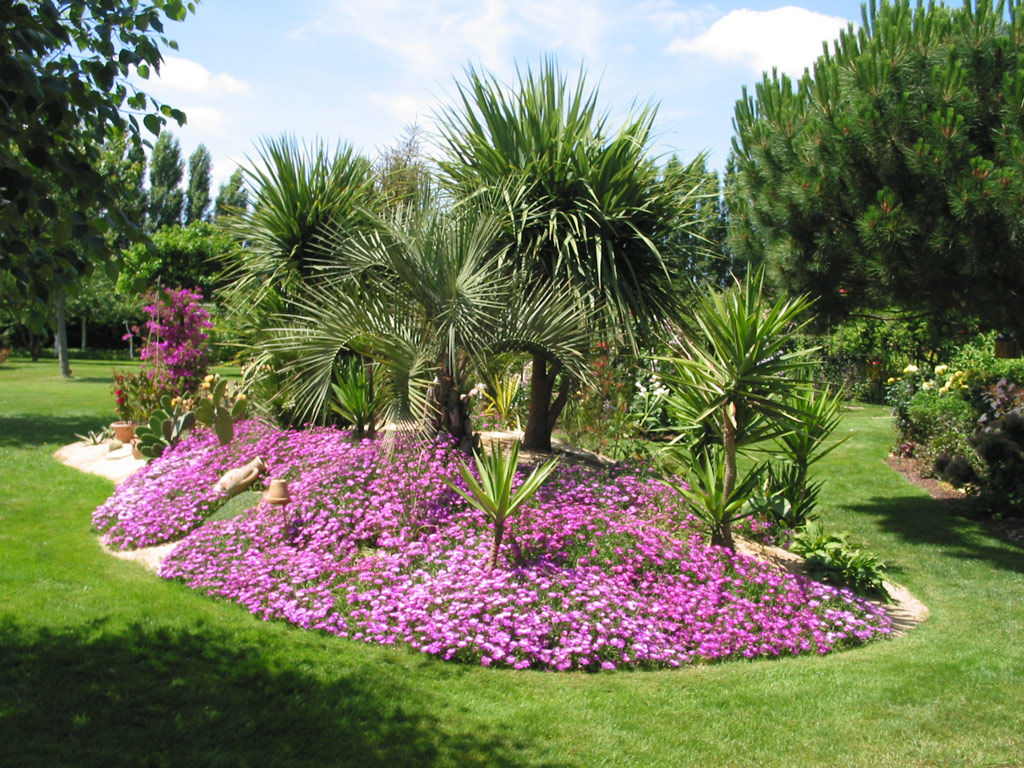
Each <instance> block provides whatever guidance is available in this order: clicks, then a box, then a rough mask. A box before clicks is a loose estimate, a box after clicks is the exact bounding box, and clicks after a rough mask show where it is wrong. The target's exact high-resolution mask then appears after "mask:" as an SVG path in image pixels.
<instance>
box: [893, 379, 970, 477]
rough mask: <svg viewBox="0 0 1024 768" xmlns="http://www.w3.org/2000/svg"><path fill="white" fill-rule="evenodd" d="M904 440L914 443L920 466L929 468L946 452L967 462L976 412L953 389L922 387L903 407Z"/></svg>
mask: <svg viewBox="0 0 1024 768" xmlns="http://www.w3.org/2000/svg"><path fill="white" fill-rule="evenodd" d="M906 418H907V426H906V428H905V429H906V431H905V433H904V439H909V440H913V441H914V442H915V443H917V444H918V448H917V450H916V452H915V455H916V456H917V458H918V459H920V461H921V462H922V466H926V467H932V466H934V464H935V461H936V459H937V458H938V457H939V456H941V455H943V454H946V455H948V456H950V457H953V458H958V457H959V458H961V459H962V460H963V461H964V462H967V461H968V460H967V458H966V457H968V456H972V455H973V454H974V451H973V450H972V448H971V443H970V437H971V435H972V434H973V433H974V429H975V427H976V422H977V414H976V413H975V411H974V409H973V408H972V407H971V404H970V403H968V402H967V401H966V400H964V399H963V398H962V397H961V396H960V395H959V394H957V393H955V392H941V391H939V390H936V389H922V390H920V391H918V392H917V393H916V394H914V396H913V397H911V398H910V402H909V403H908V405H907V407H906Z"/></svg>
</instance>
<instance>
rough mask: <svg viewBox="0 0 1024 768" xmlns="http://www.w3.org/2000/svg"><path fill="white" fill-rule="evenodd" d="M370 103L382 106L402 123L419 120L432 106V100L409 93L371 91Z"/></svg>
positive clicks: (390, 115)
mask: <svg viewBox="0 0 1024 768" xmlns="http://www.w3.org/2000/svg"><path fill="white" fill-rule="evenodd" d="M368 99H369V101H370V103H371V104H373V105H374V106H378V107H381V108H383V109H384V110H385V111H386V112H387V113H388V116H389V117H391V118H392V119H393V120H396V121H398V122H400V123H401V124H402V125H410V124H412V123H416V122H420V121H421V119H422V118H423V117H424V116H425V115H429V114H430V113H431V110H432V109H433V107H434V104H435V102H434V100H433V99H427V98H423V97H420V96H416V95H413V94H410V93H371V94H370V95H369V96H368Z"/></svg>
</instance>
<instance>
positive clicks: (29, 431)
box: [0, 413, 107, 449]
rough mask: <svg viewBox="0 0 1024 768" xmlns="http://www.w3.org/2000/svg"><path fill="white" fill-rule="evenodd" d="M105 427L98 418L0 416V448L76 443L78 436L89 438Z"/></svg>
mask: <svg viewBox="0 0 1024 768" xmlns="http://www.w3.org/2000/svg"><path fill="white" fill-rule="evenodd" d="M105 426H107V425H106V424H104V423H102V422H99V421H97V419H96V417H95V416H89V415H88V414H85V415H81V416H42V415H39V414H34V413H31V414H30V413H23V414H18V415H17V416H0V447H4V448H31V447H35V446H38V445H43V444H44V443H46V444H47V445H52V446H54V448H55V449H56V448H57V447H59V446H61V445H67V444H68V443H73V442H75V441H76V440H77V439H78V438H77V437H75V434H76V433H77V434H82V435H85V434H88V432H89V430H92V431H93V432H96V431H99V430H101V429H103V428H104V427H105Z"/></svg>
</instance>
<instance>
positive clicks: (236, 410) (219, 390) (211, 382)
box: [195, 375, 246, 445]
mask: <svg viewBox="0 0 1024 768" xmlns="http://www.w3.org/2000/svg"><path fill="white" fill-rule="evenodd" d="M200 391H209V392H210V394H209V395H207V396H205V397H200V399H199V401H198V402H197V403H196V409H195V421H198V422H199V423H200V424H203V425H205V426H207V427H209V428H210V429H212V430H213V431H214V432H215V433H216V434H217V439H218V440H220V444H221V445H227V444H228V443H230V442H231V440H232V439H233V438H234V436H235V422H236V421H238V420H239V419H242V418H244V417H245V409H246V399H245V395H243V394H238V395H235V397H234V398H232V397H231V395H230V393H229V392H228V383H227V381H226V380H225V379H222V378H221V377H220V376H219V375H209V376H207V377H206V378H205V379H204V380H203V383H202V384H201V385H200Z"/></svg>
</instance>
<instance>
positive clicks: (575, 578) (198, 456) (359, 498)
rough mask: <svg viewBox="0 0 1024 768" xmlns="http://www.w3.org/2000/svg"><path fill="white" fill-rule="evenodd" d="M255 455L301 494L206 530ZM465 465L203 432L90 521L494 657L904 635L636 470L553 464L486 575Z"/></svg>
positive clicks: (294, 600)
mask: <svg viewBox="0 0 1024 768" xmlns="http://www.w3.org/2000/svg"><path fill="white" fill-rule="evenodd" d="M255 456H261V457H263V458H264V459H265V460H266V462H267V464H268V465H269V473H268V475H267V476H268V477H284V478H288V479H289V486H290V494H291V498H292V501H291V502H290V503H289V504H288V505H286V506H285V507H283V508H282V507H273V506H270V505H268V504H265V503H262V502H261V503H258V504H256V505H255V506H253V507H252V508H251V509H249V510H247V511H244V512H242V513H241V514H239V515H238V516H236V517H233V518H230V519H223V520H216V521H208V518H209V517H210V516H211V515H212V514H213V512H214V511H215V510H216V509H217V508H218V507H219V506H220V504H221V503H222V499H221V498H220V497H219V495H218V493H217V492H215V491H214V490H213V484H214V482H215V480H216V479H217V476H218V474H219V473H221V472H223V471H224V470H226V469H228V468H230V467H233V466H237V465H238V464H241V463H243V462H246V461H248V460H250V459H252V458H254V457H255ZM458 456H459V454H458V453H457V452H455V451H452V450H450V449H449V448H447V447H444V446H436V445H430V446H424V445H422V444H417V443H415V442H412V441H401V440H399V441H397V442H390V443H389V442H380V441H377V442H374V441H363V442H361V443H355V444H353V443H352V442H351V441H350V439H349V437H348V435H347V434H346V433H343V432H339V431H336V430H332V429H324V428H319V429H311V430H307V431H301V432H299V431H282V430H277V429H274V428H271V427H268V426H265V425H260V424H256V423H253V422H249V423H245V424H244V425H242V426H241V427H240V429H239V437H238V438H237V439H236V440H235V441H234V442H233V443H230V444H229V445H226V446H221V445H219V444H218V442H217V439H216V437H214V436H213V435H212V434H210V433H209V432H206V431H205V430H197V431H196V432H195V433H194V434H193V435H191V436H190V437H188V438H187V439H185V440H184V441H182V443H181V444H180V445H178V446H177V447H175V448H173V449H171V450H169V451H168V452H167V453H166V454H165V455H164V456H163V457H162V458H160V459H158V460H155V461H153V462H151V463H150V464H149V465H148V466H147V467H145V468H144V469H143V470H142V471H141V472H139V473H138V474H136V475H134V476H133V477H132V478H130V479H129V480H127V481H126V482H125V483H123V484H122V485H121V486H120V487H119V488H118V490H117V491H116V492H115V494H114V495H113V496H112V497H111V498H110V499H109V500H108V501H107V502H106V503H105V504H103V505H102V506H101V507H100V508H99V509H97V510H96V512H95V513H94V516H93V523H94V525H95V527H96V528H97V529H98V530H99V531H100V532H101V533H102V534H103V535H104V538H105V540H106V541H107V543H108V544H110V545H111V546H115V547H120V548H133V547H140V546H148V545H152V544H157V543H162V542H168V541H176V540H177V541H179V543H178V545H177V547H176V548H175V549H174V550H173V552H172V553H171V554H170V555H169V557H168V558H167V559H166V560H165V562H164V564H163V566H162V570H161V575H163V576H164V577H165V578H171V579H180V580H182V581H184V582H185V583H186V584H188V585H189V586H191V587H192V588H194V589H197V590H201V591H203V592H205V593H207V594H210V595H215V596H218V597H222V598H226V599H229V600H232V601H235V602H237V603H240V604H241V605H244V606H245V607H246V608H247V609H248V610H250V611H251V612H252V613H254V614H255V615H257V616H260V617H261V618H263V619H283V620H285V621H288V622H291V623H293V624H296V625H298V626H301V627H306V628H310V629H317V630H322V631H325V632H329V633H332V634H334V635H338V636H340V637H344V638H350V639H353V640H358V641H362V642H369V643H378V644H384V645H404V646H406V647H409V648H413V649H415V650H418V651H421V652H424V653H427V654H430V655H433V656H436V657H438V658H441V659H451V660H459V661H464V662H469V663H474V664H483V665H486V666H491V665H494V666H503V667H511V668H516V669H524V668H535V669H554V670H569V669H589V670H601V669H605V670H611V669H622V668H655V667H672V666H679V665H683V664H688V663H694V662H699V661H710V660H715V659H723V658H744V657H747V658H749V657H758V656H780V655H791V654H800V653H827V652H829V651H831V650H833V649H835V648H839V647H842V646H846V645H851V644H856V643H861V642H864V641H867V640H869V639H871V638H874V637H879V636H885V635H887V634H888V633H889V632H890V630H891V621H890V619H889V618H888V616H887V615H886V613H885V612H884V610H883V609H882V608H880V607H879V606H877V605H875V604H873V603H871V602H869V601H867V600H864V599H861V598H859V597H857V596H855V595H853V594H852V593H850V592H848V591H846V590H843V589H837V588H834V587H831V586H827V585H824V584H819V583H817V582H814V581H811V580H809V579H807V578H804V577H801V576H795V575H791V574H788V573H781V572H778V571H776V570H773V569H772V568H771V567H769V566H768V565H766V564H764V563H762V562H760V561H758V560H754V559H751V558H748V557H745V556H743V555H740V554H735V553H732V552H729V551H726V550H723V549H720V548H718V547H711V546H708V545H706V544H705V543H703V541H702V537H701V536H700V535H699V534H698V533H697V531H696V529H695V527H694V521H693V520H692V519H691V518H688V517H687V516H686V515H685V514H684V513H683V512H682V511H681V510H680V508H679V507H678V505H677V502H676V497H674V496H673V495H672V494H671V492H669V491H667V489H665V488H664V486H662V485H660V484H659V483H657V482H655V481H654V480H653V479H652V478H650V477H648V476H646V475H645V474H644V473H642V472H637V471H632V470H629V469H628V468H624V467H618V468H613V469H610V470H607V471H602V472H595V471H593V470H589V469H581V468H578V467H561V468H559V469H558V470H557V471H556V473H555V474H554V475H553V476H552V478H551V479H550V480H549V482H548V483H547V484H546V485H545V486H544V487H543V488H542V489H541V490H540V492H539V493H538V494H537V496H536V498H535V500H534V502H533V503H532V505H531V506H530V508H528V509H524V510H523V511H522V512H521V514H520V515H519V516H518V517H517V518H515V520H514V521H513V523H512V527H511V530H510V531H509V533H508V534H507V536H508V539H507V545H506V546H504V547H503V548H502V550H501V553H500V557H499V563H498V566H497V567H496V568H488V567H487V560H488V553H489V545H490V540H491V536H490V530H489V527H488V522H487V520H486V519H485V518H484V516H483V515H482V514H481V513H479V512H477V511H476V510H474V509H473V508H472V507H470V506H469V505H468V504H466V503H465V502H463V501H462V500H461V499H460V498H459V497H458V495H457V494H456V493H455V492H454V491H452V490H451V489H450V488H448V487H447V486H446V485H445V483H444V482H442V478H444V477H448V478H457V477H458V473H457V471H456V461H457V457H458Z"/></svg>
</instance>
